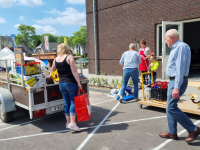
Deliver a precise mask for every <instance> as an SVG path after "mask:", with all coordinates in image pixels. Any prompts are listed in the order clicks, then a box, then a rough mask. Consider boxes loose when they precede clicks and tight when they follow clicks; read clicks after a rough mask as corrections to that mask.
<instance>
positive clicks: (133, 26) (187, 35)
mask: <svg viewBox="0 0 200 150" xmlns="http://www.w3.org/2000/svg"><path fill="white" fill-rule="evenodd" d="M95 1H96V4H95V5H96V32H97V57H98V59H97V60H98V72H99V73H100V74H103V73H104V72H106V73H107V74H108V75H121V74H122V69H121V68H120V65H119V59H120V58H121V55H122V53H123V52H124V51H126V50H128V46H129V44H130V43H131V42H134V43H135V39H136V41H139V40H141V39H145V40H146V41H147V46H148V47H150V49H151V50H152V51H153V52H154V53H155V54H156V55H157V57H158V58H159V63H160V67H159V70H158V77H161V76H163V77H164V76H165V75H164V74H165V69H164V68H165V65H166V62H167V58H168V55H169V53H170V49H169V48H167V47H165V45H164V44H163V43H162V36H163V33H164V32H165V31H166V30H168V29H171V28H176V29H178V31H179V33H180V38H181V39H182V40H183V41H184V42H186V43H188V44H189V45H190V47H191V52H192V62H191V71H190V76H191V77H195V76H196V77H197V76H198V74H199V76H200V59H199V58H200V36H199V34H200V1H199V0H173V1H172V0H95ZM86 13H87V30H88V59H89V72H90V73H95V51H94V23H93V0H86ZM163 21H166V22H163ZM167 21H168V22H167ZM162 23H163V24H162ZM162 30H163V31H162ZM162 45H164V46H162ZM162 47H164V48H162Z"/></svg>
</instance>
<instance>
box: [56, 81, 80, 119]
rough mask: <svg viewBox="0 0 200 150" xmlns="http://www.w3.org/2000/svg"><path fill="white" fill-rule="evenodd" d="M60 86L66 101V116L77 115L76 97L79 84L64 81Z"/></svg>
mask: <svg viewBox="0 0 200 150" xmlns="http://www.w3.org/2000/svg"><path fill="white" fill-rule="evenodd" d="M59 87H60V91H61V93H62V95H63V98H64V101H65V107H64V113H65V116H76V110H75V104H74V97H75V96H77V94H78V84H77V83H68V82H63V83H59Z"/></svg>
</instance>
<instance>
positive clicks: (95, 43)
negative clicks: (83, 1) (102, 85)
mask: <svg viewBox="0 0 200 150" xmlns="http://www.w3.org/2000/svg"><path fill="white" fill-rule="evenodd" d="M93 21H94V50H95V74H96V75H97V74H98V71H97V37H96V9H95V0H93Z"/></svg>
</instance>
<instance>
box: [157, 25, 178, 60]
mask: <svg viewBox="0 0 200 150" xmlns="http://www.w3.org/2000/svg"><path fill="white" fill-rule="evenodd" d="M169 29H176V30H178V25H167V26H166V31H168V30H169ZM157 32H158V33H157V56H158V57H162V25H158V26H157ZM165 46H166V55H169V54H170V51H171V49H170V48H169V47H168V46H167V45H165Z"/></svg>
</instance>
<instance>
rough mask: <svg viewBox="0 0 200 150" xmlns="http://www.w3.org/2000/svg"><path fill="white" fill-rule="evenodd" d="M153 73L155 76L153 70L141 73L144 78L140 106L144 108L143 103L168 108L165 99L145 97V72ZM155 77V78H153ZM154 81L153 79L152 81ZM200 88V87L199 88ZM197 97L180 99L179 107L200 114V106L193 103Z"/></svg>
mask: <svg viewBox="0 0 200 150" xmlns="http://www.w3.org/2000/svg"><path fill="white" fill-rule="evenodd" d="M150 73H151V77H153V73H152V72H145V73H142V74H141V79H142V92H143V99H142V100H141V101H139V102H138V106H139V108H141V109H142V106H143V105H146V106H154V107H159V108H164V109H166V106H167V100H165V101H157V100H155V99H151V100H146V99H145V96H144V84H143V75H144V74H150ZM152 79H153V78H152ZM152 83H153V81H152ZM199 90H200V88H199ZM195 98H196V97H193V98H192V97H191V100H183V99H180V100H179V102H178V107H179V108H180V109H181V110H182V111H183V112H186V113H190V114H196V115H200V107H199V106H197V105H195V104H194V103H193V101H194V99H195ZM197 103H199V104H198V105H200V102H197Z"/></svg>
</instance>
